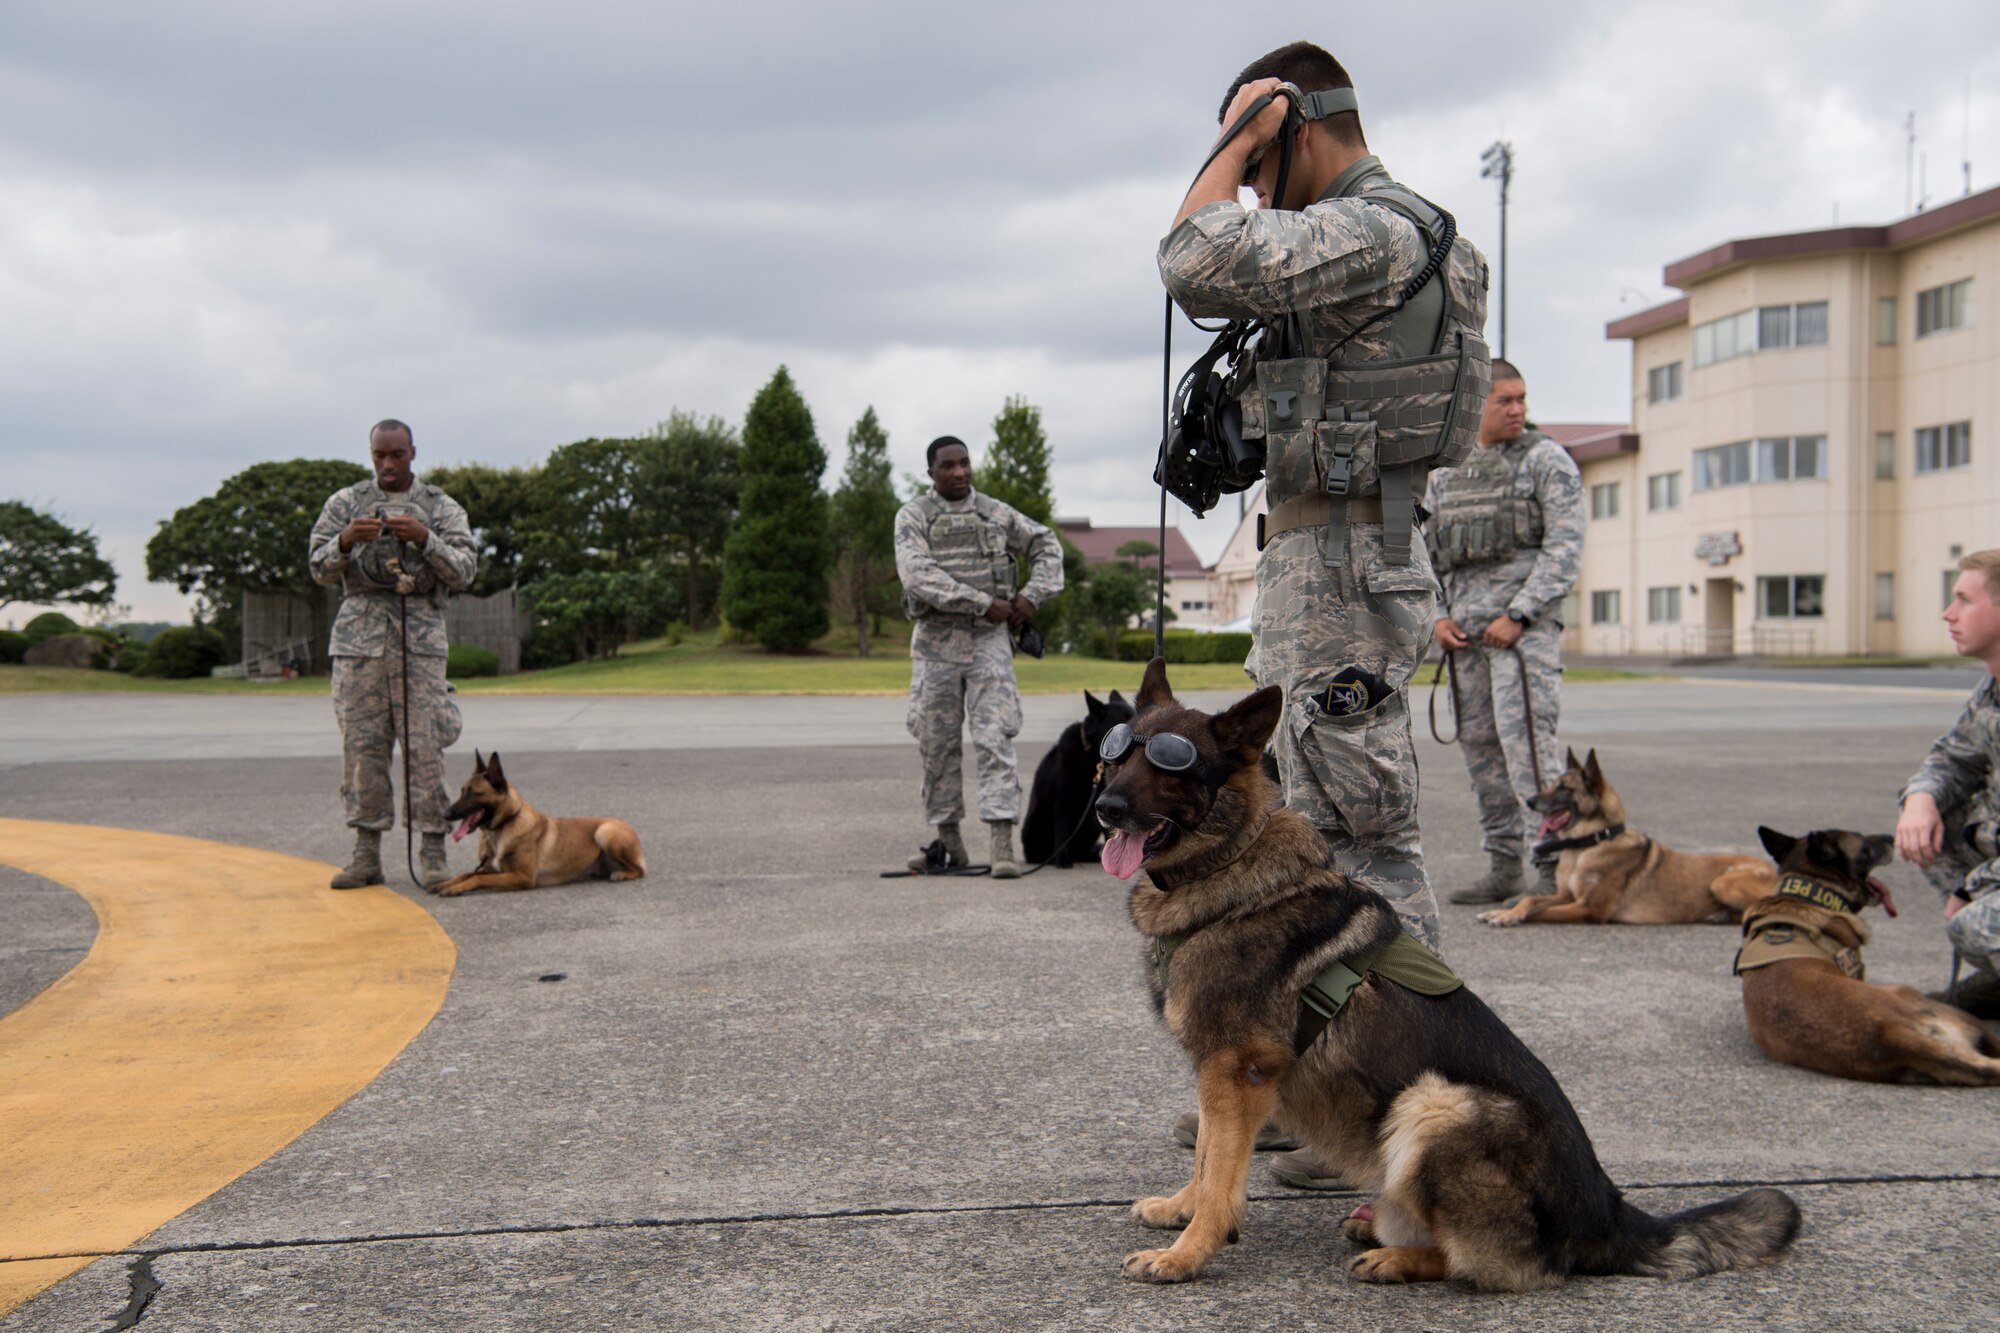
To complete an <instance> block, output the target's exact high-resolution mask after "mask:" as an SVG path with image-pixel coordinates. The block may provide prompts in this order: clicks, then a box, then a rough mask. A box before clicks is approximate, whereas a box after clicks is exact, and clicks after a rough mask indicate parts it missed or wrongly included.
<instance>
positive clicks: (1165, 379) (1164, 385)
mask: <svg viewBox="0 0 2000 1333" xmlns="http://www.w3.org/2000/svg"><path fill="white" fill-rule="evenodd" d="M1230 137H1231V138H1233V137H1235V136H1234V135H1231V136H1230ZM1223 142H1224V143H1226V142H1228V140H1227V139H1225V140H1224V141H1223ZM1221 151H1222V146H1221V145H1220V144H1218V145H1216V149H1215V152H1216V153H1219V152H1221ZM1214 158H1215V153H1210V154H1209V160H1210V161H1213V160H1214ZM1207 169H1208V163H1207V162H1204V163H1202V170H1204V171H1205V170H1207ZM1195 177H1196V179H1200V177H1201V172H1199V171H1198V172H1196V173H1195ZM1163 342H1164V346H1165V351H1164V352H1163V353H1162V356H1161V361H1160V568H1159V572H1158V573H1159V576H1158V578H1157V579H1156V580H1155V583H1156V585H1157V586H1155V587H1154V589H1153V656H1155V657H1165V656H1166V655H1167V469H1166V461H1167V437H1168V435H1169V433H1170V432H1172V430H1173V401H1174V298H1173V297H1172V296H1168V297H1167V322H1166V334H1165V337H1164V339H1163ZM1111 655H1112V656H1113V657H1116V656H1117V655H1118V641H1117V640H1116V639H1113V640H1112V641H1111ZM1040 868H1041V867H1039V866H1037V867H1036V869H1038V870H1039V869H1040Z"/></svg>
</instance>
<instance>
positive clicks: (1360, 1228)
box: [1340, 1203, 1380, 1250]
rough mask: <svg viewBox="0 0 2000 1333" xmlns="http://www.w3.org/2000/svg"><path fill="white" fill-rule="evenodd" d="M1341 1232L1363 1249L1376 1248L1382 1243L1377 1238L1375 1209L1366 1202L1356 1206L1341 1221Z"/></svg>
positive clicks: (1350, 1241) (1353, 1243) (1349, 1240)
mask: <svg viewBox="0 0 2000 1333" xmlns="http://www.w3.org/2000/svg"><path fill="white" fill-rule="evenodd" d="M1340 1234H1341V1235H1343V1236H1345V1237H1347V1239H1348V1242H1349V1243H1350V1244H1352V1245H1356V1246H1358V1247H1360V1248H1361V1249H1364V1250H1372V1249H1374V1248H1375V1247H1376V1246H1377V1245H1378V1244H1380V1242H1379V1241H1378V1240H1376V1238H1375V1210H1374V1209H1373V1208H1371V1207H1369V1206H1368V1205H1367V1204H1365V1203H1364V1204H1362V1205H1361V1206H1360V1207H1359V1208H1356V1209H1355V1210H1354V1211H1353V1212H1351V1213H1349V1214H1348V1215H1347V1216H1346V1218H1344V1219H1343V1220H1342V1221H1341V1224H1340Z"/></svg>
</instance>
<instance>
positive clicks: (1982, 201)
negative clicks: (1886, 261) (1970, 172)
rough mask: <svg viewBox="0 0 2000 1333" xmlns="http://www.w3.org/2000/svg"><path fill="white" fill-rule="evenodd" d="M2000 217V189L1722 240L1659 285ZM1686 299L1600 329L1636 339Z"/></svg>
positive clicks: (1686, 283) (1677, 266) (1933, 234)
mask: <svg viewBox="0 0 2000 1333" xmlns="http://www.w3.org/2000/svg"><path fill="white" fill-rule="evenodd" d="M1996 218H2000V186H1995V187H1994V188H1992V189H1990V190H1981V191H1980V192H1979V193H1978V194H1969V195H1966V196H1965V197H1963V198H1961V199H1954V200H1952V201H1951V202H1950V203H1948V204H1940V205H1939V206H1938V207H1936V208H1931V209H1926V210H1925V211H1923V212H1921V213H1912V214H1911V215H1910V216H1909V217H1906V218H1904V219H1903V220H1902V221H1900V222H1891V223H1888V224H1886V225H1883V226H1874V227H1822V228H1819V229H1818V230H1816V231H1793V232H1784V233H1781V234H1779V235H1776V236H1751V237H1747V238H1745V239H1743V240H1736V241H1724V242H1723V243H1722V244H1721V245H1717V246H1712V247H1711V248H1709V249H1707V250H1703V251H1702V252H1701V253H1700V254H1694V255H1689V256H1688V257H1687V258H1686V259H1680V260H1676V261H1675V262H1673V263H1671V264H1669V265H1667V266H1666V269H1665V271H1664V272H1663V273H1662V275H1661V277H1662V281H1664V282H1665V283H1666V285H1667V286H1669V287H1678V288H1680V289H1682V290H1683V291H1685V290H1686V289H1688V288H1689V287H1692V286H1694V285H1695V284H1696V283H1699V282H1707V281H1708V280H1709V279H1710V278H1715V277H1719V276H1721V275H1722V274H1724V273H1728V272H1730V271H1731V270H1733V269H1739V268H1742V267H1744V266H1745V265H1748V264H1756V263H1762V262H1766V261H1769V260H1779V259H1803V258H1805V257H1806V256H1808V255H1823V254H1835V253H1837V252H1839V251H1842V250H1901V249H1904V248H1906V247H1908V246H1912V245H1915V244H1917V243H1918V242H1920V241H1930V240H1935V239H1937V238H1938V237H1939V236H1944V235H1947V234H1949V233H1951V232H1954V231H1960V230H1963V229H1964V228H1967V227H1976V226H1978V225H1980V224H1981V223H1985V222H1990V221H1993V220H1994V219H1996ZM1687 316H1688V301H1687V298H1686V297H1685V296H1683V297H1681V298H1680V299H1679V300H1675V301H1668V302H1666V303H1665V304H1663V305H1656V306H1654V307H1652V308H1651V309H1650V310H1641V311H1640V312H1639V313H1638V314H1636V315H1627V316H1626V317H1625V318H1623V319H1616V320H1613V321H1611V322H1610V323H1609V324H1606V325H1605V326H1604V336H1605V337H1606V338H1637V337H1640V336H1641V335H1643V334H1648V333H1652V332H1654V331H1655V330H1658V329H1664V328H1669V327H1671V326H1673V325H1675V324H1680V323H1684V322H1686V320H1687Z"/></svg>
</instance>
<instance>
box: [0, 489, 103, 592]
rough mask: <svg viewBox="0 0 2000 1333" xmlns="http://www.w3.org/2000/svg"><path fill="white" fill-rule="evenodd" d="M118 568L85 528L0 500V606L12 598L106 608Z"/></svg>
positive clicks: (18, 502) (10, 501)
mask: <svg viewBox="0 0 2000 1333" xmlns="http://www.w3.org/2000/svg"><path fill="white" fill-rule="evenodd" d="M117 587H118V571H116V570H114V569H113V568H112V567H111V562H110V561H109V560H106V559H105V558H104V557H102V556H100V555H99V554H98V553H97V538H96V537H94V536H92V535H91V533H90V530H89V529H87V528H72V527H70V526H69V525H68V524H67V523H64V522H63V521H62V520H61V519H59V518H57V517H56V516H55V515H54V514H47V513H43V512H42V511H41V510H39V509H36V508H34V507H33V506H31V505H27V504H24V503H22V502H21V501H19V500H0V607H4V606H10V605H12V604H13V603H15V602H28V603H30V604H35V603H40V604H42V605H52V604H54V603H58V602H61V603H66V604H69V605H72V606H110V605H111V598H112V593H113V592H114V591H115V590H116V589H117Z"/></svg>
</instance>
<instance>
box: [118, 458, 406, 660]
mask: <svg viewBox="0 0 2000 1333" xmlns="http://www.w3.org/2000/svg"><path fill="white" fill-rule="evenodd" d="M368 476H369V472H368V469H367V468H365V467H363V466H361V465H360V464H359V463H350V462H348V461H346V460H344V459H333V458H294V459H292V460H290V461H289V462H283V463H253V464H251V465H250V466H249V467H247V468H245V469H243V471H241V472H239V473H237V474H236V475H235V476H233V477H231V478H229V479H228V480H227V481H225V482H223V483H222V485H221V486H220V487H219V488H218V489H217V490H216V492H215V494H213V495H211V496H208V497H207V498H206V499H201V500H197V501H195V502H194V503H193V504H191V505H187V506H185V507H184V508H181V509H178V510H176V511H175V512H174V516H173V517H172V518H169V519H164V520H162V521H161V523H160V526H159V530H158V531H156V532H155V533H154V534H153V537H152V540H151V541H149V542H147V543H146V577H147V578H148V579H150V580H152V581H153V582H154V583H171V584H173V585H174V586H175V587H176V588H178V589H179V590H180V591H182V592H184V593H185V592H198V593H199V594H200V595H201V598H202V600H203V601H204V602H205V603H206V604H207V605H206V610H207V612H208V617H209V620H210V623H213V624H216V625H217V626H219V627H222V628H224V631H225V633H226V632H227V626H228V625H229V624H230V622H231V621H232V620H234V621H236V622H237V623H239V624H240V623H241V615H242V594H243V590H244V589H246V588H248V589H256V590H259V591H263V592H276V593H283V594H285V595H286V596H288V597H291V598H293V599H295V600H296V601H297V602H298V603H299V604H300V605H301V606H302V607H304V608H306V610H307V612H308V614H310V615H311V617H312V626H313V635H314V642H316V643H324V642H325V641H326V638H327V634H328V632H329V630H330V629H331V625H330V623H329V621H330V617H329V614H328V608H327V598H326V597H325V595H324V594H322V593H321V592H320V590H319V588H318V586H317V585H315V584H314V583H313V581H312V574H311V572H310V571H309V570H308V569H307V567H306V555H307V551H306V546H307V543H308V542H309V541H310V539H311V537H312V526H313V522H314V521H315V520H316V519H318V518H319V512H320V510H321V509H322V508H324V507H325V505H326V501H327V497H329V496H331V495H332V494H333V493H334V492H335V491H337V490H340V489H341V488H342V487H344V486H352V485H353V484H354V483H355V482H357V481H366V480H367V479H368Z"/></svg>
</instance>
